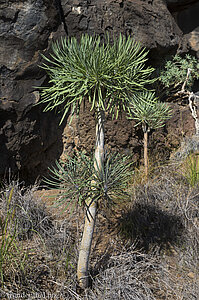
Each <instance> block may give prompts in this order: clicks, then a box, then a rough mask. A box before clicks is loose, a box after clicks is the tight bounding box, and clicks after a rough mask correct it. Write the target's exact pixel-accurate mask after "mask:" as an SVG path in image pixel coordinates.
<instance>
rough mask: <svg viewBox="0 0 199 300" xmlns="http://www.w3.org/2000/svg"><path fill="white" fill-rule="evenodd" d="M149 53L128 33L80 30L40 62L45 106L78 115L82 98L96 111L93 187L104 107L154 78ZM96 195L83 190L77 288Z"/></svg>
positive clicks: (113, 111)
mask: <svg viewBox="0 0 199 300" xmlns="http://www.w3.org/2000/svg"><path fill="white" fill-rule="evenodd" d="M147 53H148V52H147V51H146V50H145V49H144V48H142V47H141V46H140V44H139V43H138V42H135V41H134V40H133V39H132V38H130V37H128V38H126V37H124V36H122V35H120V36H119V38H118V39H115V38H114V39H113V42H112V43H111V42H110V40H109V37H108V36H107V37H106V39H105V42H103V41H102V40H101V39H100V37H96V36H94V37H92V36H89V35H82V37H81V39H80V41H79V42H78V41H77V39H76V38H75V37H71V38H65V39H61V41H60V42H58V41H57V42H55V43H54V44H53V45H52V54H51V55H50V58H47V57H44V59H45V60H46V63H45V64H43V65H42V67H43V68H44V69H45V70H46V71H47V73H48V75H49V78H50V80H49V84H50V86H49V87H42V88H41V96H42V97H41V101H40V102H42V103H44V104H45V105H46V107H45V111H48V110H53V109H56V108H60V112H61V113H62V119H61V122H62V121H63V119H64V117H65V116H66V115H67V113H68V112H69V111H70V113H71V114H72V115H74V114H78V113H79V110H80V106H81V104H82V102H84V101H88V102H89V103H90V107H91V111H92V110H94V111H95V116H96V143H95V158H94V176H93V179H92V180H91V186H92V190H93V191H95V190H98V189H99V188H98V186H99V182H98V179H97V177H98V174H104V170H103V168H104V161H105V150H104V123H105V112H106V113H107V114H110V115H112V117H113V118H114V117H116V118H117V117H118V114H119V112H120V110H122V109H123V110H125V109H126V108H127V107H128V105H129V99H130V98H131V97H132V96H133V95H134V94H137V93H140V92H141V91H142V90H144V89H145V85H146V84H149V83H151V82H152V80H151V79H150V75H151V73H152V72H153V68H150V67H146V66H145V62H146V60H147ZM123 171H124V170H123ZM105 175H106V176H107V174H105ZM113 182H114V180H113ZM113 184H114V183H113ZM112 186H113V185H112ZM106 189H107V187H106V186H105V190H106ZM98 198H99V197H90V196H89V194H88V195H87V197H86V193H85V199H84V202H85V205H86V208H87V209H86V216H85V226H84V232H83V237H82V242H81V245H80V251H79V261H78V270H77V277H78V282H79V285H80V287H81V288H86V287H87V286H88V261H89V255H90V249H91V242H92V236H93V231H94V224H95V218H96V211H97V204H98Z"/></svg>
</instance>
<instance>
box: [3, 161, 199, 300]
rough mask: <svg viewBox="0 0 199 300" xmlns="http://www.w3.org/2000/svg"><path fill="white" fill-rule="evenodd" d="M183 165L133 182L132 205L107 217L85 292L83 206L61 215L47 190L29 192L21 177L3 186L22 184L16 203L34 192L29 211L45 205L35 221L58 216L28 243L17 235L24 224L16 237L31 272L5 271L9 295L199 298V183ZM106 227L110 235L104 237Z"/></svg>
mask: <svg viewBox="0 0 199 300" xmlns="http://www.w3.org/2000/svg"><path fill="white" fill-rule="evenodd" d="M180 167H181V165H179V164H178V165H174V166H164V167H160V169H159V172H158V171H157V169H156V170H155V173H154V176H152V175H151V178H150V179H149V180H148V181H145V182H144V183H137V185H132V186H130V187H129V189H130V194H131V201H129V203H128V205H127V203H125V204H122V203H121V202H120V203H118V204H117V206H115V208H114V211H113V213H112V214H111V215H110V216H109V217H108V219H106V218H105V217H104V216H103V215H101V216H100V217H99V219H98V220H97V223H96V232H95V233H94V243H93V247H95V251H94V252H93V255H92V257H91V274H90V277H91V278H92V287H91V288H89V289H86V290H85V291H84V294H82V295H79V294H78V293H77V290H76V267H77V258H78V251H77V244H78V241H79V238H80V232H81V226H83V222H82V218H81V217H80V215H79V214H82V213H81V211H74V212H73V213H72V215H70V214H68V215H67V217H66V215H59V208H52V207H51V208H50V207H49V208H48V210H47V209H46V208H45V207H44V204H43V201H45V202H46V201H47V200H48V198H46V197H45V198H44V200H43V201H42V200H41V199H39V198H38V195H39V194H41V192H40V191H37V188H36V187H33V188H32V190H31V189H28V190H27V191H26V190H25V188H24V187H23V186H21V185H19V184H18V183H17V182H15V183H14V182H12V184H11V185H7V186H6V189H4V192H3V190H2V193H1V195H4V196H3V197H5V193H6V194H8V195H9V191H11V190H12V189H13V188H14V187H15V188H16V190H17V191H18V192H17V193H13V196H12V200H13V201H10V203H11V204H12V205H14V204H15V203H16V199H14V198H13V197H17V195H20V189H22V193H21V195H20V197H21V199H22V197H23V195H26V196H25V198H24V199H26V201H27V195H31V201H30V202H29V209H30V210H31V207H32V206H33V207H35V204H36V205H37V210H34V212H35V215H34V218H33V219H35V218H39V216H41V211H42V212H43V213H44V214H45V218H46V219H47V220H50V221H49V222H47V223H45V224H46V225H44V223H43V226H42V228H43V229H44V228H45V230H43V229H42V230H41V231H39V228H38V232H37V231H36V230H35V231H34V232H33V234H31V235H30V234H27V235H25V236H26V239H23V240H21V239H20V238H19V236H18V237H17V234H18V233H19V232H21V230H19V231H18V228H20V227H16V235H15V240H16V243H20V245H21V246H20V247H19V248H18V250H19V252H18V257H24V255H26V259H25V260H24V265H23V269H21V268H14V266H13V268H9V269H7V271H6V272H5V273H4V286H2V287H1V291H0V292H1V295H2V299H6V297H7V296H6V293H7V295H8V293H10V294H12V293H20V294H22V293H24V295H28V294H32V295H33V296H32V298H30V297H29V298H28V296H27V297H26V298H27V299H34V293H43V294H44V293H45V294H46V295H48V294H49V295H51V299H53V297H57V298H58V299H62V298H63V299H69V300H70V299H71V300H72V299H81V300H87V299H89V300H94V299H95V300H96V299H98V300H100V299H110V300H111V299H116V300H117V299H118V300H119V299H143V300H146V299H154V300H155V299H156V300H160V299H162V300H163V299H171V300H173V299H174V300H175V299H176V300H178V299H185V300H186V299H187V300H188V299H197V298H198V297H199V288H198V287H199V285H198V280H199V278H198V269H199V206H198V199H199V196H198V195H199V190H198V185H195V186H194V187H192V186H191V185H190V184H189V183H188V181H187V180H186V178H185V177H184V176H183V175H182V173H180V172H179V168H180ZM136 176H137V175H136ZM15 185H16V186H15ZM45 193H46V191H45ZM2 199H5V198H2V197H1V203H2ZM21 201H22V200H21ZM48 201H49V200H48ZM50 201H51V200H50ZM22 202H23V201H22ZM1 207H2V206H1ZM13 208H14V206H11V207H10V209H13ZM1 211H2V209H1ZM55 212H56V213H55ZM17 214H19V216H20V218H22V217H21V212H20V211H18V212H16V214H15V217H14V219H13V222H15V221H17V220H18V217H17V216H18V215H17ZM36 215H38V216H36ZM56 215H59V219H57V217H55V216H56ZM24 217H25V216H24ZM32 217H33V214H30V218H32ZM17 223H18V222H16V224H17ZM49 223H50V226H49ZM25 224H26V223H25ZM10 228H13V226H11V227H10ZM12 230H13V229H12ZM39 232H40V233H39ZM99 232H103V234H101V235H100V239H99ZM12 264H14V261H12ZM8 271H9V272H8ZM11 271H12V276H11V273H10V272H11ZM52 295H54V296H52ZM55 295H56V296H55ZM7 298H8V297H7ZM26 298H25V299H26Z"/></svg>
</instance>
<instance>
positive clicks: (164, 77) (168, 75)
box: [159, 54, 199, 94]
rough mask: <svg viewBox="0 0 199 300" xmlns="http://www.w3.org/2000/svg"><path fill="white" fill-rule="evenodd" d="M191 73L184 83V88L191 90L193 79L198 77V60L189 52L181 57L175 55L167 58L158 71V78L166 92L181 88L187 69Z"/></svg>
mask: <svg viewBox="0 0 199 300" xmlns="http://www.w3.org/2000/svg"><path fill="white" fill-rule="evenodd" d="M188 69H191V73H190V75H189V78H188V80H187V83H186V89H187V90H191V87H192V86H193V83H194V80H195V79H198V78H199V62H198V60H197V59H196V58H195V57H194V56H191V55H189V54H187V55H185V57H182V56H180V55H175V56H173V58H172V59H171V60H167V61H166V63H165V65H164V67H163V69H161V70H160V71H159V80H160V82H161V83H162V84H163V86H164V87H165V88H166V93H167V94H169V93H172V92H174V91H176V90H181V88H182V86H183V83H184V82H185V80H186V77H187V71H188Z"/></svg>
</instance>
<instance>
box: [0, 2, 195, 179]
mask: <svg viewBox="0 0 199 300" xmlns="http://www.w3.org/2000/svg"><path fill="white" fill-rule="evenodd" d="M174 2H175V3H174ZM177 2H180V3H181V4H182V5H185V4H189V5H191V2H193V1H167V3H166V2H165V1H163V0H151V1H141V0H108V1H105V0H101V1H99V0H93V1H90V0H87V1H85V0H54V1H49V0H18V1H16V0H1V2H0V43H1V44H0V46H1V47H0V174H1V175H4V174H5V172H6V171H8V169H9V168H10V169H11V170H12V171H13V172H15V173H17V172H19V173H20V176H21V177H22V178H23V179H26V180H27V179H28V178H29V179H30V178H31V179H32V180H35V178H36V177H37V176H39V175H41V174H43V173H44V172H45V170H46V169H47V167H49V166H50V165H51V164H52V163H53V161H54V160H55V159H56V158H59V157H60V155H61V153H62V152H63V151H65V152H69V151H71V150H72V148H73V147H74V146H75V145H77V144H78V143H77V140H78V139H79V141H80V142H82V143H83V144H84V146H85V147H86V143H87V142H88V139H87V138H86V135H87V136H89V133H87V129H85V131H82V129H80V128H85V127H84V120H83V119H79V120H78V122H76V123H73V125H70V126H68V125H67V126H66V127H65V125H66V123H65V124H63V125H62V127H59V126H58V124H59V118H60V116H58V115H56V114H55V113H54V112H51V113H42V107H40V106H34V104H36V103H37V102H38V100H39V92H38V89H37V87H39V86H41V85H42V84H44V83H45V84H47V78H46V74H45V73H44V72H43V70H42V69H40V68H39V65H40V64H41V55H40V54H41V53H47V52H48V50H49V48H50V43H51V41H52V39H55V38H59V37H60V36H65V35H66V34H68V35H70V36H72V35H75V36H77V37H79V36H80V35H81V34H82V33H84V32H88V33H89V34H94V33H96V34H100V35H101V36H103V35H104V33H105V32H110V33H111V34H112V33H113V34H114V35H117V34H119V33H120V32H121V33H123V34H125V35H129V34H130V35H131V36H132V37H134V38H135V39H136V40H138V41H140V42H141V43H142V44H143V45H144V46H146V47H147V48H149V49H153V52H152V53H153V59H155V60H156V59H159V58H160V56H161V55H164V54H165V53H168V52H169V51H170V52H175V51H176V50H177V49H178V50H180V49H181V51H185V50H186V39H184V36H183V32H182V31H181V30H180V28H179V27H178V25H177V23H176V20H175V19H174V18H173V16H172V15H171V13H170V11H169V9H170V10H171V9H172V7H176V8H175V10H176V9H177V7H182V5H181V4H179V3H177ZM185 2H186V3H185ZM174 4H175V5H174ZM168 8H169V9H168ZM179 9H180V8H179ZM81 120H82V121H81ZM65 122H66V121H65ZM81 122H82V126H81ZM116 123H117V124H116V125H117V128H118V129H117V130H118V133H117V134H116V133H115V140H116V141H113V139H112V138H111V135H112V134H113V126H115V123H113V122H112V121H110V120H109V121H108V122H107V129H106V130H107V141H108V142H109V144H110V147H113V148H114V149H115V148H116V149H123V150H125V149H126V148H127V147H128V146H129V147H130V148H131V150H132V148H133V147H135V148H136V147H140V142H139V139H140V138H139V137H138V136H137V135H135V133H134V129H133V130H131V129H130V128H129V127H128V126H130V127H131V128H132V127H133V125H132V124H131V125H128V126H127V125H126V121H122V122H121V126H122V127H123V128H124V127H125V126H127V127H125V128H129V130H126V129H125V130H123V131H122V130H121V127H119V126H120V125H118V124H120V122H116ZM129 124H130V123H129ZM87 125H88V127H89V128H90V127H91V126H90V125H89V124H87ZM71 126H72V127H71ZM65 133H66V135H65ZM62 135H63V136H64V140H63V136H62ZM129 143H130V144H129ZM136 149H137V148H136Z"/></svg>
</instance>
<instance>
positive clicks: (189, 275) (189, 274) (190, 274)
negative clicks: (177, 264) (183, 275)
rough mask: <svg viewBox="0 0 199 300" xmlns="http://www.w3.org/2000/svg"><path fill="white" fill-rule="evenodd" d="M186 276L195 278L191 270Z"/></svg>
mask: <svg viewBox="0 0 199 300" xmlns="http://www.w3.org/2000/svg"><path fill="white" fill-rule="evenodd" d="M187 276H188V277H189V278H191V279H194V278H195V274H194V273H193V272H189V273H188V274H187Z"/></svg>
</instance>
